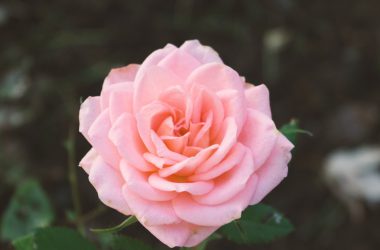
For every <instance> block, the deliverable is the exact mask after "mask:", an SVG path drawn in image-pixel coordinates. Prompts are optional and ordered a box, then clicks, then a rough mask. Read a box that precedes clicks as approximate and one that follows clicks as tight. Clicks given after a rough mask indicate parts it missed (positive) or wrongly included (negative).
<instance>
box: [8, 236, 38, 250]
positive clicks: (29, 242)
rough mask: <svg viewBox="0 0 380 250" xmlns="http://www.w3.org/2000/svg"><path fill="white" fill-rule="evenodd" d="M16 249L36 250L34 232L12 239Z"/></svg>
mask: <svg viewBox="0 0 380 250" xmlns="http://www.w3.org/2000/svg"><path fill="white" fill-rule="evenodd" d="M12 245H13V246H14V248H15V249H16V250H34V249H35V245H34V234H28V235H25V236H22V237H20V238H17V239H15V240H14V241H12Z"/></svg>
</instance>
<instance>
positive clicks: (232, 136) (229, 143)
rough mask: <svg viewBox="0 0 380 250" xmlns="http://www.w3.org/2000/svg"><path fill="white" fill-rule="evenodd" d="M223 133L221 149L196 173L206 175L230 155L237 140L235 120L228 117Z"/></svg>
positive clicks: (224, 123)
mask: <svg viewBox="0 0 380 250" xmlns="http://www.w3.org/2000/svg"><path fill="white" fill-rule="evenodd" d="M221 130H222V132H221V137H222V138H221V139H222V141H221V143H220V146H219V148H218V149H217V150H216V151H215V153H213V154H212V155H211V156H210V158H208V159H207V160H206V161H205V162H204V163H202V164H201V165H200V166H199V167H198V168H197V169H196V170H195V173H197V174H199V173H204V172H207V171H208V170H210V169H211V168H212V167H214V166H215V165H216V164H218V163H219V162H220V161H221V160H223V158H224V157H225V156H226V155H227V154H228V152H229V151H230V149H231V148H232V147H233V146H234V144H235V143H236V140H237V126H236V123H235V120H234V119H233V118H231V117H227V118H226V119H225V120H224V122H223V127H222V129H221Z"/></svg>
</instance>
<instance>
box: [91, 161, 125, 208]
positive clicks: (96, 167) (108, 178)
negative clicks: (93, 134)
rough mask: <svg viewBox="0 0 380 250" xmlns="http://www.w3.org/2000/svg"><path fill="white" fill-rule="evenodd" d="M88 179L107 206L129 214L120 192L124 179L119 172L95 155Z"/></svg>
mask: <svg viewBox="0 0 380 250" xmlns="http://www.w3.org/2000/svg"><path fill="white" fill-rule="evenodd" d="M89 180H90V182H91V184H92V185H93V186H94V187H95V189H96V191H97V192H98V195H99V199H100V200H101V201H102V202H103V203H104V204H105V205H107V206H109V207H112V208H114V209H116V210H118V211H119V212H120V213H123V214H125V215H129V214H131V211H130V209H129V206H128V204H127V203H126V201H125V199H124V196H123V194H122V192H121V190H122V186H123V184H124V180H123V178H122V177H121V175H120V173H118V172H117V171H115V170H114V169H113V168H112V167H111V166H109V165H108V164H107V163H106V162H105V161H104V160H103V159H102V158H101V157H97V158H96V159H95V160H94V161H93V163H92V166H91V168H90V173H89Z"/></svg>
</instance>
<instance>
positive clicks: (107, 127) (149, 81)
mask: <svg viewBox="0 0 380 250" xmlns="http://www.w3.org/2000/svg"><path fill="white" fill-rule="evenodd" d="M79 119H80V128H79V130H80V132H81V133H82V134H83V135H84V137H85V138H86V139H87V140H88V141H89V143H90V144H91V146H92V149H91V150H90V151H89V152H88V153H87V154H86V156H85V157H84V158H83V159H82V161H81V162H80V166H81V167H82V168H83V169H84V170H85V171H86V172H87V173H88V175H89V180H90V182H91V183H92V185H93V186H94V187H95V189H96V191H97V193H98V195H99V198H100V200H101V201H102V202H103V203H104V204H105V205H107V206H109V207H111V208H114V209H116V210H117V211H119V212H120V213H123V214H125V215H134V216H136V217H137V219H138V220H139V222H140V223H141V224H142V225H143V226H144V227H145V228H146V229H148V230H149V231H150V232H151V233H152V234H153V235H155V236H156V237H157V238H158V239H159V240H161V241H162V242H163V243H164V244H166V245H168V246H169V247H175V246H186V247H192V246H195V245H197V244H199V243H200V242H201V241H202V240H204V239H205V238H206V237H207V236H209V235H210V234H211V233H213V232H214V231H215V230H217V229H218V228H219V227H221V226H222V225H224V224H226V223H229V222H231V221H233V220H236V219H238V218H240V216H241V213H242V211H243V210H244V209H245V208H247V206H249V205H253V204H256V203H258V202H260V201H261V200H262V199H263V198H264V196H266V195H267V194H268V193H269V192H270V191H271V190H272V189H273V188H274V187H275V186H277V185H278V184H279V183H280V182H281V181H282V179H283V178H284V177H285V176H286V175H287V172H288V168H287V164H288V162H289V160H290V158H291V154H290V151H291V149H292V148H293V145H292V144H291V143H290V142H289V141H288V140H287V139H286V138H285V137H284V136H283V135H282V134H281V133H280V132H279V131H278V130H277V128H276V126H275V124H274V123H273V120H272V118H271V110H270V104H269V92H268V89H267V88H266V87H265V85H258V86H254V85H252V84H247V83H245V79H244V78H243V77H241V76H239V74H238V73H236V72H235V71H234V70H233V69H231V68H230V67H228V66H226V65H225V64H223V62H222V60H221V59H220V57H219V56H218V54H217V53H216V52H215V51H214V50H213V49H212V48H210V47H207V46H203V45H201V44H200V43H199V42H198V41H197V40H193V41H187V42H185V43H184V44H183V45H182V46H180V47H179V48H177V47H176V46H173V45H171V44H168V45H166V46H165V47H164V48H162V49H159V50H156V51H154V52H153V53H152V54H151V55H149V56H148V57H147V58H146V59H145V60H144V62H143V63H142V64H141V65H137V64H130V65H128V66H126V67H121V68H116V69H112V70H111V72H110V73H109V75H108V76H107V77H106V79H105V81H104V84H103V88H102V91H101V93H100V96H95V97H88V98H87V99H86V101H85V102H84V103H83V104H82V106H81V109H80V114H79Z"/></svg>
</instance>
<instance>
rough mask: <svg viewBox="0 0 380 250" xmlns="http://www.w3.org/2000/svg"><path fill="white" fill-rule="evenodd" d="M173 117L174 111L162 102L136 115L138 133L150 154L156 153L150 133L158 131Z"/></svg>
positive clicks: (147, 106)
mask: <svg viewBox="0 0 380 250" xmlns="http://www.w3.org/2000/svg"><path fill="white" fill-rule="evenodd" d="M173 115H174V111H173V109H172V108H171V107H170V106H169V105H167V104H165V103H162V102H153V103H150V104H148V105H146V106H144V107H143V108H142V109H141V110H140V111H139V112H138V113H137V114H136V116H135V117H136V122H137V129H138V133H139V135H140V137H141V139H142V141H143V142H144V144H145V146H146V147H147V149H148V150H149V151H150V152H155V145H154V143H153V141H152V138H151V132H150V131H151V130H154V131H158V130H159V128H160V126H161V125H162V123H163V122H164V121H165V120H166V119H168V118H169V117H170V116H173Z"/></svg>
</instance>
